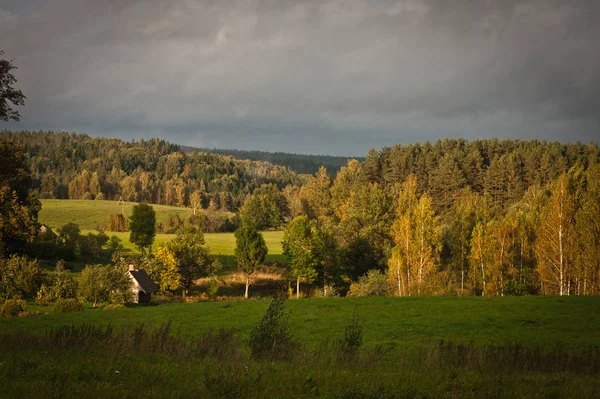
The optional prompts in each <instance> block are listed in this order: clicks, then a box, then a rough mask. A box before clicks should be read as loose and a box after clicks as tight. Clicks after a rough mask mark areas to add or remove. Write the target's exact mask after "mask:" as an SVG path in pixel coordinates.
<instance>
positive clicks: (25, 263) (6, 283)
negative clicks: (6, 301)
mask: <svg viewBox="0 0 600 399" xmlns="http://www.w3.org/2000/svg"><path fill="white" fill-rule="evenodd" d="M41 276H42V275H41V272H40V266H39V264H38V262H37V260H34V261H29V260H27V257H26V256H17V255H12V256H11V257H10V258H8V259H0V295H1V296H3V297H16V296H19V297H20V296H24V295H34V294H35V293H36V291H37V289H38V288H39V286H40V285H41V284H40V283H41Z"/></svg>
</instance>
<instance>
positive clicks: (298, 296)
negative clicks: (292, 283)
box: [296, 278, 300, 299]
mask: <svg viewBox="0 0 600 399" xmlns="http://www.w3.org/2000/svg"><path fill="white" fill-rule="evenodd" d="M299 298H300V278H297V279H296V299H299Z"/></svg>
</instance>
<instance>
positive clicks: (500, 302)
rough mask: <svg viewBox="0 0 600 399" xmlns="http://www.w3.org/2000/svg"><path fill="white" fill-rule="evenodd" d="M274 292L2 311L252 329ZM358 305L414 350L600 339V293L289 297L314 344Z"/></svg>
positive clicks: (17, 325)
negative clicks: (444, 344)
mask: <svg viewBox="0 0 600 399" xmlns="http://www.w3.org/2000/svg"><path fill="white" fill-rule="evenodd" d="M268 305H269V300H250V301H248V300H246V301H243V300H240V301H228V302H201V303H190V304H188V303H171V304H161V305H152V306H147V307H144V306H134V307H130V308H123V309H116V310H107V311H105V310H102V309H89V310H86V311H84V312H75V313H63V314H46V315H33V316H29V317H22V318H9V319H6V318H5V319H0V331H4V332H11V331H28V332H34V333H36V334H37V333H39V334H42V333H43V332H44V331H46V330H48V329H50V328H53V327H57V326H59V325H64V324H81V323H99V324H104V325H106V324H108V323H110V324H111V325H112V326H114V327H116V328H119V327H134V326H136V325H137V324H140V323H145V324H148V325H152V326H158V325H160V324H162V323H164V322H166V321H168V320H172V322H173V326H174V328H175V330H178V331H179V332H180V333H181V334H184V335H187V336H194V335H199V334H202V333H206V332H208V331H211V330H216V329H220V328H226V329H229V328H234V329H236V331H239V333H240V334H241V335H242V336H243V337H247V336H248V333H249V331H250V329H251V327H252V326H253V325H254V324H255V323H256V322H257V321H258V320H259V319H260V317H261V316H262V315H263V313H264V311H265V310H266V308H267V307H268ZM354 312H356V314H357V316H358V317H359V318H360V320H361V323H362V325H363V327H364V345H365V346H366V347H372V346H374V345H381V346H383V347H384V348H387V349H390V350H392V351H394V352H395V351H400V352H405V351H412V350H413V349H417V348H422V347H423V346H425V345H427V344H429V343H435V342H438V341H440V340H453V341H458V342H470V341H474V342H475V343H476V344H498V345H501V344H505V343H507V342H520V343H522V344H523V345H528V346H531V345H541V346H543V347H546V348H551V347H554V346H557V345H560V346H564V347H569V348H571V347H572V348H586V347H589V346H591V345H600V297H581V296H572V297H547V296H546V297H544V296H528V297H494V298H491V297H490V298H482V297H429V298H427V297H415V298H395V297H371V298H321V299H317V298H315V299H301V300H293V299H290V300H288V301H287V314H288V317H289V322H290V324H291V326H292V330H293V332H294V334H295V335H296V336H297V337H298V338H299V339H300V340H301V341H302V342H303V343H305V344H307V345H308V346H309V347H313V348H314V347H318V345H320V344H321V343H322V342H323V341H325V340H328V339H336V338H339V337H340V336H342V335H343V333H344V328H345V326H346V325H347V324H348V320H349V319H350V318H351V317H352V314H353V313H354Z"/></svg>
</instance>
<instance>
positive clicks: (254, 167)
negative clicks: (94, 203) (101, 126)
mask: <svg viewBox="0 0 600 399" xmlns="http://www.w3.org/2000/svg"><path fill="white" fill-rule="evenodd" d="M0 139H2V140H11V141H13V142H15V143H16V144H18V145H20V146H22V147H23V148H24V150H25V154H26V155H27V157H28V161H29V165H30V168H31V175H32V183H33V187H32V188H33V190H34V192H35V193H36V194H37V196H38V197H39V198H54V199H67V198H68V199H94V198H96V199H106V200H112V199H116V200H119V199H120V198H121V197H123V199H124V200H125V201H130V202H137V201H145V202H149V203H154V204H162V205H174V206H188V207H189V206H195V207H197V208H198V207H202V208H207V207H209V206H210V204H211V203H212V204H213V206H214V207H215V208H217V209H220V210H224V211H235V210H237V209H239V207H240V206H241V205H242V204H243V202H244V200H245V198H246V196H247V195H248V194H252V193H253V192H254V191H255V190H257V189H260V188H261V187H265V186H266V187H274V188H276V189H277V190H281V189H283V188H284V187H286V186H289V185H299V184H301V183H302V181H303V179H304V178H303V177H302V176H300V175H298V174H297V173H295V172H292V171H291V170H289V169H288V168H286V167H284V166H280V165H273V164H270V163H268V162H259V161H250V160H239V159H235V158H233V157H230V156H225V155H218V154H208V153H200V152H194V153H185V152H182V151H180V148H179V146H177V145H173V144H171V143H169V142H166V141H164V140H159V139H150V140H144V139H142V140H140V141H131V142H125V141H122V140H119V139H114V138H99V137H95V138H93V137H90V136H88V135H85V134H75V133H67V132H44V131H40V132H29V131H21V132H10V131H3V132H1V133H0Z"/></svg>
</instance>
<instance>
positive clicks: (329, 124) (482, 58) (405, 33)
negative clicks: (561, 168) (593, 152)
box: [0, 0, 600, 155]
mask: <svg viewBox="0 0 600 399" xmlns="http://www.w3.org/2000/svg"><path fill="white" fill-rule="evenodd" d="M599 17H600V1H598V0H590V1H584V0H582V1H558V0H556V1H555V0H522V1H519V0H448V1H439V0H406V1H403V0H400V1H392V0H349V1H342V0H333V1H301V0H289V1H276V0H273V1H254V0H241V1H227V0H213V1H204V0H200V1H197V0H173V1H168V2H167V1H162V0H52V1H41V0H0V49H4V51H5V53H6V54H5V57H8V58H10V59H14V64H15V65H16V66H18V68H19V69H18V70H16V71H15V75H16V77H17V78H18V79H19V81H18V83H17V87H18V88H20V89H22V91H23V93H24V94H25V95H27V97H28V100H27V102H26V106H25V107H24V108H23V109H22V120H21V122H19V123H3V124H2V125H0V128H9V129H20V128H26V129H55V130H58V129H61V130H68V131H77V132H85V133H88V134H91V135H99V136H116V137H122V138H124V139H130V138H132V137H135V138H140V137H162V138H165V139H168V140H170V141H172V142H175V143H179V144H187V145H193V146H205V147H219V148H238V149H260V150H269V151H286V152H298V153H322V154H335V155H364V154H366V152H367V150H368V149H369V148H379V147H381V146H384V145H393V144H396V143H400V144H406V143H410V142H414V141H417V140H419V141H425V140H430V141H431V140H436V139H437V138H445V137H464V138H467V139H476V138H488V137H498V138H521V139H528V138H545V139H548V140H560V141H574V140H581V141H584V142H589V141H590V140H593V141H596V142H598V138H599V137H600V108H599V106H600V76H599V75H600V72H599V71H600V51H599V50H598V48H600V44H599V43H600V23H599V22H598V19H599Z"/></svg>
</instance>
